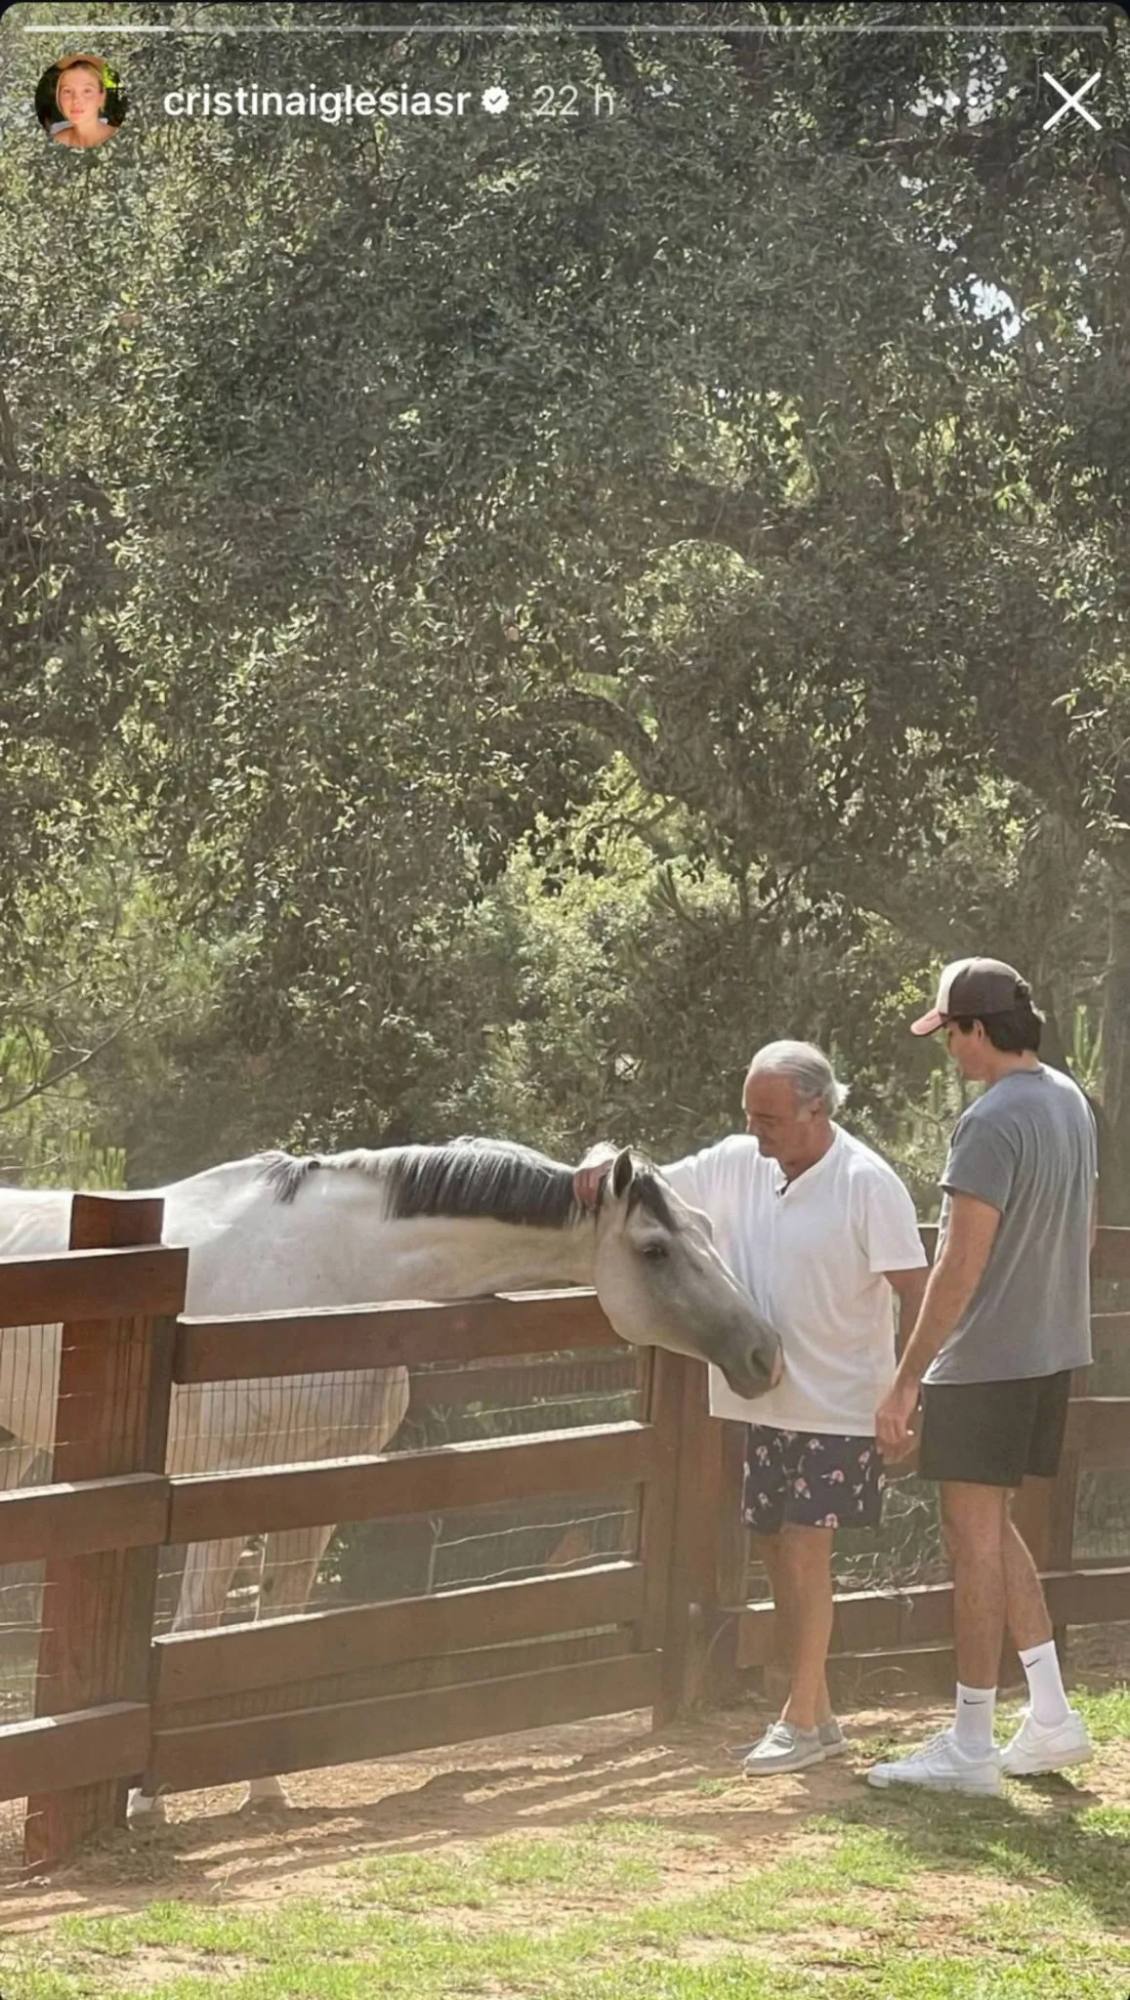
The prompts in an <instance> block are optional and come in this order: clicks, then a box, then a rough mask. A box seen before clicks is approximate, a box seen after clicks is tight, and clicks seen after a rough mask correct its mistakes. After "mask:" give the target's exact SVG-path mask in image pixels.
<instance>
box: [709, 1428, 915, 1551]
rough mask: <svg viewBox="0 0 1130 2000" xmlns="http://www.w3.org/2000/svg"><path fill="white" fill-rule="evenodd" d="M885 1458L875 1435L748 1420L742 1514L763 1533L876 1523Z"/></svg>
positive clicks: (771, 1533) (757, 1531)
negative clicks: (840, 1434)
mask: <svg viewBox="0 0 1130 2000" xmlns="http://www.w3.org/2000/svg"><path fill="white" fill-rule="evenodd" d="M885 1484H886V1480H885V1478H884V1475H883V1461H882V1458H881V1457H880V1455H879V1447H878V1445H877V1444H876V1442H875V1440H874V1438H873V1437H836V1436H834V1435H831V1434H829V1433H828V1432H821V1433H820V1435H819V1436H816V1435H815V1434H813V1433H812V1432H809V1431H779V1430H777V1429H776V1428H775V1427H774V1426H773V1425H772V1424H750V1426H749V1429H748V1434H747V1438H746V1463H745V1493H744V1497H743V1501H742V1519H743V1520H744V1522H745V1524H746V1526H747V1528H753V1529H754V1530H755V1532H756V1533H757V1534H759V1535H775V1534H777V1533H778V1532H779V1530H780V1528H781V1525H782V1523H783V1522H785V1521H791V1522H793V1523H794V1524H795V1525H797V1526H798V1527H803V1528H877V1527H878V1525H879V1521H880V1518H881V1516H882V1512H883V1488H884V1486H885Z"/></svg>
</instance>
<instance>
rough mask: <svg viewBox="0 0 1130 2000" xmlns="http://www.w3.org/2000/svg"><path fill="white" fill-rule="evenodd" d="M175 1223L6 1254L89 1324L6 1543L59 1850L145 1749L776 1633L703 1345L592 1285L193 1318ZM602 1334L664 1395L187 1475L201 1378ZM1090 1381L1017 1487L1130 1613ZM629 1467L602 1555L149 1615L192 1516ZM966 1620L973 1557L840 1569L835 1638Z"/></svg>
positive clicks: (753, 1661) (273, 1515) (98, 1206)
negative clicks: (1099, 1550) (182, 1457)
mask: <svg viewBox="0 0 1130 2000" xmlns="http://www.w3.org/2000/svg"><path fill="white" fill-rule="evenodd" d="M159 1232H160V1215H159V1213H156V1212H155V1205H154V1204H152V1203H147V1202H144V1201H137V1200H130V1199H129V1198H123V1197H103V1198H96V1197H76V1200H75V1207H74V1216H73V1223H72V1244H73V1246H74V1247H73V1249H72V1251H71V1252H70V1254H69V1255H67V1256H66V1257H61V1258H22V1259H19V1260H7V1261H5V1260H0V1329H2V1328H3V1327H5V1326H17V1325H19V1326H22V1327H27V1326H29V1325H30V1326H35V1325H43V1326H44V1327H45V1328H49V1327H50V1326H51V1324H52V1323H53V1322H57V1321H59V1320H62V1321H63V1322H64V1329H65V1330H64V1338H63V1344H62V1363H61V1379H60V1385H59V1394H60V1398H61V1404H60V1407H61V1408H63V1407H66V1408H67V1410H68V1412H69V1423H68V1426H67V1430H68V1432H69V1435H64V1428H63V1426H62V1425H61V1424H60V1426H59V1427H58V1433H57V1434H58V1437H59V1439H60V1443H59V1445H58V1448H57V1457H56V1468H55V1479H54V1482H53V1483H52V1484H51V1485H49V1486H43V1487H39V1488H34V1489H30V1490H29V1489H24V1490H17V1491H15V1492H11V1493H4V1494H0V1563H4V1562H7V1563H11V1562H17V1561H19V1562H23V1561H34V1560H44V1561H45V1562H46V1563H47V1565H48V1578H49V1583H50V1591H51V1597H50V1602H51V1605H52V1616H51V1620H50V1623H49V1624H47V1625H45V1627H44V1629H43V1633H42V1636H41V1641H40V1657H39V1672H38V1676H37V1684H36V1714H35V1716H34V1717H33V1719H31V1720H30V1721H27V1722H21V1723H16V1724H14V1725H9V1726H8V1727H6V1728H0V1797H16V1796H23V1795H24V1794H25V1793H26V1794H28V1795H29V1816H28V1822H27V1835H26V1851H27V1855H28V1858H29V1860H30V1861H33V1862H35V1863H36V1864H37V1865H40V1866H42V1865H44V1863H46V1862H49V1861H53V1860H56V1859H58V1858H59V1857H60V1856H61V1855H62V1854H64V1853H66V1852H68V1851H69V1850H70V1849H71V1848H72V1847H73V1845H74V1844H75V1842H76V1841H77V1840H79V1839H80V1838H81V1837H82V1836H83V1835H84V1834H86V1833H88V1832H90V1831H92V1830H95V1829H97V1828H99V1827H105V1826H108V1825H111V1824H116V1823H119V1822H120V1820H121V1818H122V1816H123V1809H124V1793H125V1781H126V1780H127V1779H136V1778H138V1777H140V1775H141V1774H142V1773H143V1772H145V1773H147V1774H148V1777H149V1780H150V1781H151V1782H153V1783H157V1784H164V1785H168V1786H170V1787H173V1788H178V1787H187V1786H190V1785H191V1786H198V1785H202V1784H210V1783H220V1782H227V1781H231V1780H234V1779H236V1778H243V1777H253V1776H257V1775H262V1774H266V1773H270V1772H285V1771H289V1770H297V1769H301V1768H307V1767H310V1766H314V1765H319V1764H333V1763H341V1762H347V1761H353V1760H355V1759H357V1758H359V1757H366V1756H379V1755H385V1754H388V1753H389V1752H391V1751H402V1750H406V1749H413V1748H414V1749H421V1748H426V1747H430V1746H434V1745H437V1744H441V1743H455V1742H460V1741H465V1740H470V1739H473V1738H474V1737H476V1736H481V1735H484V1734H494V1733H497V1732H501V1731H504V1730H513V1729H521V1728H526V1727H531V1726H534V1725H535V1724H541V1723H549V1722H562V1721H565V1720H569V1719H577V1718H581V1717H583V1716H587V1715H597V1714H605V1713H611V1712H615V1711H617V1710H621V1709H624V1708H630V1707H640V1706H650V1707H651V1708H652V1710H653V1714H654V1716H655V1717H656V1719H657V1720H658V1721H662V1720H663V1719H664V1718H665V1717H667V1716H669V1715H671V1714H672V1713H673V1712H674V1711H675V1710H676V1709H677V1708H678V1707H679V1706H680V1704H682V1703H685V1702H686V1701H688V1700H691V1699H694V1698H695V1696H696V1695H698V1694H700V1693H702V1692H709V1691H710V1689H711V1686H712V1682H711V1677H710V1669H711V1668H712V1666H713V1665H714V1664H716V1663H717V1662H718V1661H719V1660H721V1658H722V1656H723V1653H724V1651H725V1648H724V1647H720V1646H719V1644H718V1641H719V1640H720V1638H722V1637H723V1635H724V1634H728V1635H729V1636H730V1638H731V1640H732V1646H731V1662H732V1664H734V1665H736V1666H737V1667H739V1668H747V1667H751V1666H758V1665H763V1664H764V1663H765V1662H766V1661H767V1660H769V1659H771V1658H772V1656H773V1648H774V1631H773V1614H772V1610H771V1608H770V1607H768V1606H766V1605H763V1604H750V1603H748V1602H747V1601H746V1595H745V1590H744V1570H745V1549H744V1541H745V1537H744V1531H743V1530H742V1529H741V1527H740V1521H739V1511H738V1502H739V1483H740V1478H741V1456H742V1452H741V1442H742V1440H741V1432H740V1429H739V1427H738V1426H736V1425H728V1424H719V1423H715V1422H712V1421H711V1420H710V1418H709V1416H708V1414H707V1405H706V1396H705V1387H706V1382H705V1371H704V1370H702V1369H701V1368H700V1367H698V1366H697V1365H696V1364H693V1363H690V1362H687V1361H684V1360H683V1359H681V1358H680V1357H677V1356H674V1355H667V1354H656V1353H651V1352H649V1353H647V1354H646V1355H645V1356H643V1357H637V1356H635V1355H633V1354H631V1353H630V1352H628V1351H626V1350H624V1349H623V1348H622V1347H620V1346H619V1345H618V1344H617V1343H615V1341H614V1337H613V1335H612V1334H611V1330H610V1328H609V1326H608V1324H607V1322H606V1321H605V1319H604V1317H603V1315H602V1313H601V1312H600V1309H599V1307H598V1305H597V1303H596V1301H595V1299H594V1297H593V1296H592V1294H591V1293H581V1292H577V1291H569V1292H557V1293H540V1294H527V1295H523V1296H516V1297H506V1298H498V1299H486V1300H475V1301H467V1302H462V1303H458V1304H455V1305H448V1306H434V1305H426V1304H397V1305H390V1306H377V1307H373V1308H366V1309H359V1308H356V1307H349V1308H343V1309H340V1310H332V1311H323V1312H316V1313H315V1312H306V1313H287V1314H268V1315H257V1316H253V1317H250V1318H244V1319H236V1320H232V1319H200V1318H191V1319H190V1318H186V1317H184V1316H183V1315H182V1316H181V1317H180V1318H179V1319H177V1318H176V1315H177V1314H178V1313H179V1312H180V1309H181V1306H182V1305H183V1297H184V1282H185V1271H186V1257H185V1253H184V1252H183V1251H177V1250H165V1249H161V1248H160V1247H159V1246H158V1240H157V1239H158V1237H159ZM932 1233H933V1232H930V1231H924V1232H923V1234H924V1238H925V1239H926V1240H927V1242H928V1243H929V1242H930V1239H931V1237H932ZM1094 1269H1095V1273H1096V1275H1097V1276H1099V1277H1104V1278H1105V1277H1115V1278H1130V1230H1103V1231H1102V1232H1100V1238H1099V1243H1098V1247H1097V1250H1096V1255H1095V1260H1094ZM1095 1332H1096V1341H1097V1342H1098V1341H1101V1342H1102V1344H1103V1346H1104V1348H1106V1347H1109V1346H1111V1345H1115V1346H1117V1345H1118V1344H1120V1343H1121V1342H1122V1341H1124V1340H1130V1312H1109V1313H1100V1314H1097V1315H1096V1324H1095ZM0 1337H2V1335H0ZM586 1354H587V1355H590V1356H591V1357H592V1358H591V1359H590V1360H588V1361H586V1360H585V1359H584V1357H585V1355H586ZM598 1355H599V1357H600V1361H599V1379H600V1381H601V1383H602V1392H604V1393H614V1394H617V1395H622V1394H623V1393H625V1392H626V1391H628V1390H630V1389H632V1388H633V1387H636V1386H638V1388H639V1393H640V1403H639V1415H638V1417H634V1418H632V1419H631V1420H628V1421H618V1422H608V1423H603V1424H596V1425H585V1426H581V1427H578V1428H572V1429H553V1428H549V1427H547V1428H544V1429H542V1430H541V1431H539V1432H537V1433H535V1434H532V1435H531V1434H529V1433H524V1434H522V1435H521V1436H516V1437H497V1438H491V1439H474V1440H473V1441H470V1442H465V1443H457V1444H448V1445H441V1446H433V1447H430V1448H428V1449H424V1450H406V1451H399V1452H394V1453H392V1454H390V1455H388V1456H386V1457H369V1456H358V1457H353V1458H340V1459H337V1460H331V1461H326V1460H319V1461H316V1462H314V1463H310V1464H302V1465H293V1464H290V1465H285V1466H266V1467H263V1466H257V1467H255V1468H253V1469H250V1470H247V1471H234V1472H225V1473H222V1474H217V1473H206V1474H196V1475H182V1476H177V1477H172V1478H170V1477H169V1476H167V1474H166V1469H165V1450H166V1440H167V1431H168V1422H169V1413H170V1405H171V1397H172V1393H173V1389H174V1385H185V1386H187V1385H193V1384H203V1383H210V1382H238V1381H249V1380H256V1379H264V1378H271V1377H278V1376H281V1375H299V1374H316V1373H322V1372H330V1371H337V1370H348V1369H367V1370H371V1369H374V1368H384V1367H411V1368H412V1369H413V1370H414V1371H415V1370H423V1371H425V1372H424V1373H422V1374H421V1375H419V1376H418V1377H415V1380H416V1381H418V1382H419V1383H420V1384H421V1386H422V1391H423V1393H422V1394H421V1395H420V1397H419V1399H418V1403H417V1407H418V1408H420V1409H422V1410H424V1411H427V1410H429V1409H435V1408H437V1407H442V1406H444V1405H447V1406H450V1405H452V1404H458V1403H460V1402H470V1403H473V1402H475V1401H476V1400H477V1399H478V1400H482V1399H483V1397H484V1392H485V1395H486V1396H487V1397H489V1396H492V1395H496V1394H499V1393H500V1392H501V1391H502V1389H503V1387H504V1385H505V1386H506V1389H507V1393H508V1394H511V1395H516V1396H518V1397H521V1398H525V1399H526V1400H527V1402H528V1403H533V1404H537V1403H539V1402H541V1401H543V1400H544V1396H543V1392H544V1391H546V1390H547V1388H548V1385H549V1384H551V1383H552V1384H553V1385H554V1387H553V1393H554V1394H555V1395H557V1396H562V1395H564V1394H568V1393H569V1392H570V1389H571V1388H572V1389H574V1390H575V1389H576V1387H577V1385H578V1382H579V1381H582V1380H585V1379H589V1378H587V1377H586V1376H585V1374H584V1371H587V1370H596V1368H597V1363H598ZM578 1357H580V1358H578ZM443 1366H446V1367H447V1368H448V1370H449V1373H448V1375H447V1377H444V1376H442V1375H436V1374H432V1373H429V1372H427V1371H429V1370H434V1369H437V1368H440V1367H443ZM579 1371H580V1373H579ZM1075 1386H1076V1389H1077V1391H1078V1393H1077V1395H1076V1396H1075V1398H1074V1399H1073V1402H1072V1405H1071V1410H1070V1418H1069V1426H1068V1434H1067V1444H1066V1449H1065V1452H1064V1460H1063V1466H1062V1468H1061V1472H1060V1476H1059V1479H1058V1480H1057V1481H1056V1482H1054V1483H1052V1482H1046V1481H1045V1482H1031V1485H1032V1486H1033V1487H1036V1488H1042V1489H1043V1490H1042V1492H1040V1493H1039V1494H1038V1495H1037V1496H1035V1497H1033V1496H1032V1495H1030V1494H1029V1493H1028V1492H1027V1491H1026V1492H1025V1494H1022V1496H1021V1501H1020V1505H1021V1510H1022V1513H1023V1514H1024V1519H1025V1522H1026V1526H1025V1532H1026V1533H1027V1534H1028V1535H1029V1537H1030V1539H1031V1543H1032V1546H1033V1548H1034V1550H1035V1552H1036V1554H1037V1559H1038V1561H1039V1562H1040V1564H1041V1566H1042V1568H1043V1569H1044V1571H1045V1573H1046V1576H1047V1588H1048V1596H1049V1603H1050V1605H1051V1608H1052V1614H1053V1617H1054V1618H1055V1620H1056V1622H1057V1626H1058V1627H1059V1628H1061V1629H1063V1628H1066V1627H1067V1626H1069V1625H1072V1624H1077V1623H1078V1624H1082V1623H1089V1622H1098V1621H1101V1622H1105V1621H1107V1620H1117V1619H1127V1618H1130V1561H1127V1562H1124V1561H1122V1560H1121V1559H1120V1560H1119V1561H1118V1562H1116V1563H1111V1564H1110V1565H1096V1564H1087V1565H1085V1566H1084V1567H1081V1568H1075V1567H1073V1565H1072V1559H1071V1558H1072V1539H1071V1538H1072V1529H1073V1523H1074V1516H1075V1504H1076V1487H1077V1482H1078V1480H1079V1478H1080V1475H1081V1473H1082V1472H1083V1471H1085V1470H1091V1469H1095V1468H1111V1467H1114V1468H1121V1469H1123V1470H1125V1469H1127V1468H1128V1467H1130V1397H1125V1396H1092V1395H1088V1394H1087V1393H1086V1385H1085V1381H1084V1380H1083V1379H1082V1378H1080V1379H1078V1380H1077V1382H1076V1385H1075ZM582 1393H597V1391H596V1390H595V1389H591V1390H590V1389H583V1390H582ZM543 1422H544V1423H545V1424H546V1425H547V1426H551V1425H552V1423H553V1408H552V1404H547V1406H546V1410H545V1416H544V1419H543ZM1049 1489H1050V1490H1049ZM613 1490H615V1491H621V1490H626V1491H627V1492H628V1493H629V1494H631V1495H633V1496H634V1500H635V1508H636V1520H637V1532H636V1536H635V1545H634V1547H633V1548H632V1549H631V1550H630V1551H629V1553H628V1554H626V1555H624V1556H622V1557H618V1558H617V1559H615V1560H612V1561H609V1560H607V1559H603V1558H600V1557H598V1556H597V1557H594V1558H593V1561H592V1562H591V1563H590V1565H589V1566H588V1567H587V1568H585V1569H583V1570H581V1571H579V1572H575V1573H572V1574H569V1575H549V1576H544V1577H539V1578H532V1579H527V1580H524V1581H522V1582H516V1583H508V1582H502V1583H489V1584H484V1585H481V1586H476V1587H474V1588H471V1589H465V1590H459V1591H451V1592H444V1593H441V1594H438V1595H432V1596H427V1597H412V1598H402V1599H399V1600H395V1601H393V1602H390V1603H385V1604H377V1605H371V1606H359V1607H350V1608H348V1609H344V1610H335V1611H326V1612H317V1613H304V1614H302V1615H301V1616H296V1617H289V1618H285V1619H276V1620H270V1621H264V1622H263V1623H261V1624H258V1625H253V1626H250V1627H243V1628H242V1629H240V1628H234V1629H229V1630H220V1631H209V1632H203V1633H177V1634H175V1635H172V1634H170V1635H167V1636H165V1637H162V1638H158V1639H154V1638H153V1636H152V1626H153V1610H154V1599H155V1588H156V1573H157V1572H156V1566H157V1556H158V1551H159V1549H160V1547H161V1546H163V1545H166V1544H170V1543H177V1544H180V1543H187V1542H199V1541H210V1540H215V1539H218V1538H220V1537H226V1536H247V1535H251V1534H255V1533H259V1532H263V1531H268V1530H286V1529H293V1528H301V1527H305V1526H313V1525H321V1524H324V1523H326V1522H328V1521H334V1522H338V1521H342V1522H350V1521H364V1520H369V1519H372V1518H384V1517H392V1516H396V1515H401V1516H404V1515H409V1514H421V1513H424V1514H427V1513H442V1512H446V1511H449V1510H453V1509H458V1508H465V1507H476V1506H481V1505H484V1504H488V1503H489V1504H497V1503H502V1502H509V1501H512V1500H518V1499H525V1498H533V1497H537V1496H545V1495H549V1494H580V1493H586V1492H587V1493H595V1492H598V1491H599V1492H609V1491H613ZM1025 1509H1026V1512H1025ZM1127 1554H1128V1556H1130V1551H1128V1552H1127ZM951 1627H952V1593H951V1591H950V1587H949V1586H948V1585H944V1584H941V1585H931V1586H925V1587H918V1588H914V1589H910V1590H887V1591H868V1592H850V1593H841V1594H840V1595H839V1597H838V1598H837V1604H836V1629H835V1636H834V1641H833V1644H834V1648H835V1649H836V1650H837V1651H838V1652H839V1653H847V1654H855V1655H869V1654H875V1653H878V1652H884V1653H897V1652H899V1651H902V1650H904V1649H906V1648H908V1647H912V1646H914V1647H921V1646H931V1645H936V1646H943V1645H944V1644H945V1643H946V1641H947V1639H948V1638H949V1636H950V1632H951Z"/></svg>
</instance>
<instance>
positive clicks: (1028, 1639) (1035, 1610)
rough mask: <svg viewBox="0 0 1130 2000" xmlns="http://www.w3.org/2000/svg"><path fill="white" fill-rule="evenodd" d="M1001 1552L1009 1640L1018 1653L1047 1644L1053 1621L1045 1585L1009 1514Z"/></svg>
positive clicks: (1026, 1545)
mask: <svg viewBox="0 0 1130 2000" xmlns="http://www.w3.org/2000/svg"><path fill="white" fill-rule="evenodd" d="M1003 1553H1004V1584H1005V1594H1006V1601H1007V1614H1006V1616H1007V1622H1008V1630H1009V1634H1010V1637H1011V1639H1012V1643H1013V1645H1014V1646H1015V1647H1016V1650H1017V1652H1018V1653H1019V1652H1020V1650H1021V1648H1024V1649H1025V1650H1026V1649H1027V1648H1029V1647H1031V1646H1043V1645H1046V1644H1047V1642H1048V1640H1049V1639H1050V1638H1051V1636H1052V1621H1051V1617H1050V1615H1049V1613H1048V1602H1047V1598H1046V1597H1045V1596H1044V1587H1043V1584H1042V1583H1041V1582H1040V1576H1039V1571H1038V1570H1037V1568H1036V1565H1035V1563H1034V1562H1033V1560H1032V1552H1031V1550H1030V1549H1029V1547H1028V1544H1027V1542H1026V1541H1025V1540H1024V1537H1023V1535H1022V1534H1021V1533H1020V1530H1019V1529H1018V1528H1017V1526H1016V1524H1015V1522H1014V1521H1013V1520H1012V1519H1011V1517H1009V1516H1006V1519H1005V1525H1004V1542H1003Z"/></svg>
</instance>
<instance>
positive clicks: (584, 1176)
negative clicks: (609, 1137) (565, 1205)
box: [573, 1142, 616, 1208]
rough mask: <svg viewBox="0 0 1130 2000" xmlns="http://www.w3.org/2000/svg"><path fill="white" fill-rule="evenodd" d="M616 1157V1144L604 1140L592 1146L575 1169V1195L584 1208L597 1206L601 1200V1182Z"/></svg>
mask: <svg viewBox="0 0 1130 2000" xmlns="http://www.w3.org/2000/svg"><path fill="white" fill-rule="evenodd" d="M615 1158H616V1148H615V1146H610V1145H608V1144H607V1143H604V1142H602V1143H601V1144H600V1145H598V1146H593V1147H591V1148H590V1150H589V1151H588V1152H587V1153H586V1154H585V1157H584V1159H583V1160H582V1161H581V1164H580V1166H579V1167H576V1168H575V1169H574V1171H573V1195H574V1198H575V1199H576V1200H577V1201H578V1202H579V1203H580V1205H581V1207H582V1208H595V1207H596V1205H597V1202H598V1201H599V1200H600V1188H601V1183H602V1181H603V1180H604V1177H605V1175H606V1174H607V1172H608V1169H609V1167H610V1166H611V1165H612V1162H613V1160H614V1159H615Z"/></svg>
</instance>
